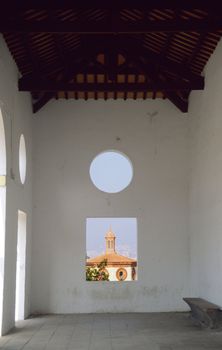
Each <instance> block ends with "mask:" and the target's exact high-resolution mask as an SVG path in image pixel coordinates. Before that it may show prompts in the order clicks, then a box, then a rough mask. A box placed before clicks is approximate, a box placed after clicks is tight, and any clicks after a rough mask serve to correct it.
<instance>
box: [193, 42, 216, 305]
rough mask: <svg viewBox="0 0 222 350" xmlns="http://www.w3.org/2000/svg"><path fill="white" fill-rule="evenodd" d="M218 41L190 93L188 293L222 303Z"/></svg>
mask: <svg viewBox="0 0 222 350" xmlns="http://www.w3.org/2000/svg"><path fill="white" fill-rule="evenodd" d="M221 62H222V42H220V43H219V44H218V46H217V48H216V50H215V52H214V54H213V55H212V57H211V59H210V60H209V62H208V64H207V66H206V68H205V89H204V91H203V92H193V93H192V94H191V98H190V104H189V115H190V122H191V125H190V131H191V138H190V158H191V170H190V180H191V181H190V246H191V282H192V283H191V284H192V295H196V296H201V297H203V298H206V299H208V300H210V301H212V302H215V303H217V304H219V305H220V306H222V278H221V274H222V64H221Z"/></svg>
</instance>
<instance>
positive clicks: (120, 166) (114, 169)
mask: <svg viewBox="0 0 222 350" xmlns="http://www.w3.org/2000/svg"><path fill="white" fill-rule="evenodd" d="M132 176H133V168H132V165H131V162H130V161H129V159H128V158H127V157H126V156H124V155H123V154H122V153H119V152H116V151H107V152H103V153H101V154H99V155H98V156H97V157H96V158H94V160H93V161H92V163H91V166H90V177H91V180H92V182H93V183H94V185H95V186H96V187H98V188H99V189H100V190H101V191H104V192H108V193H116V192H119V191H121V190H122V189H124V188H126V187H127V186H128V185H129V183H130V182H131V180H132Z"/></svg>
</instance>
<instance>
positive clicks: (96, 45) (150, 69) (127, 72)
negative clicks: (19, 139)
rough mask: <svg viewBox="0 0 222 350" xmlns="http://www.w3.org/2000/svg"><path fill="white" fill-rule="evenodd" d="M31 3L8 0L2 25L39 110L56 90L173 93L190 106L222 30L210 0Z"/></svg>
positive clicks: (94, 94)
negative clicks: (13, 4) (16, 2)
mask: <svg viewBox="0 0 222 350" xmlns="http://www.w3.org/2000/svg"><path fill="white" fill-rule="evenodd" d="M31 3H32V5H30V4H29V5H28V4H27V3H26V2H24V1H22V0H20V2H19V5H18V6H15V7H13V10H11V9H10V6H9V4H10V0H9V2H8V8H7V6H6V10H5V12H4V11H2V13H1V15H0V17H1V20H0V30H1V32H3V35H4V38H5V40H6V43H7V45H8V47H9V50H10V52H11V54H12V56H13V58H14V60H15V62H16V64H17V66H18V69H19V70H20V73H21V75H22V78H21V79H20V80H19V89H20V90H22V91H30V92H31V93H32V98H33V111H34V112H37V111H38V110H39V109H40V108H42V107H43V106H44V105H45V104H46V103H47V102H48V101H49V100H50V99H51V98H54V97H55V98H65V99H70V98H74V99H81V98H82V99H85V100H87V99H89V98H93V99H98V98H102V99H105V100H107V99H109V98H111V99H118V98H122V99H124V100H126V99H129V98H132V99H138V98H142V99H146V98H152V99H155V98H168V99H169V100H170V101H172V102H173V103H174V104H175V105H176V106H177V107H178V108H180V110H181V111H182V112H186V111H187V109H188V96H189V93H190V91H192V90H193V89H203V88H204V79H203V78H202V77H201V72H202V71H203V69H204V66H205V65H206V63H207V61H208V59H209V57H210V56H211V54H212V53H213V51H214V49H215V47H216V45H217V43H218V41H219V40H220V37H221V33H222V15H220V12H219V11H218V8H217V7H215V6H214V7H213V6H212V5H211V4H210V2H206V1H197V0H196V1H194V2H192V6H190V5H189V4H187V2H185V1H180V2H174V1H171V2H169V1H168V2H167V1H160V0H156V1H155V2H154V1H149V3H148V4H147V5H146V6H144V4H143V2H142V1H140V0H137V1H136V2H135V1H134V2H133V1H131V0H128V1H122V2H113V3H112V8H111V6H108V4H106V3H105V4H104V2H102V1H94V2H93V6H92V5H91V6H89V5H88V4H87V2H85V1H84V0H83V1H82V2H80V1H75V5H74V7H73V2H69V1H63V2H60V3H59V2H58V1H54V2H52V1H47V0H45V1H44V2H43V1H41V0H38V1H36V2H34V5H33V2H31ZM178 3H179V4H180V5H178ZM173 4H174V5H175V6H174V7H173Z"/></svg>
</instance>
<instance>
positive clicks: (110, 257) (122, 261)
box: [86, 253, 137, 266]
mask: <svg viewBox="0 0 222 350" xmlns="http://www.w3.org/2000/svg"><path fill="white" fill-rule="evenodd" d="M104 260H107V266H109V265H114V266H115V265H124V266H132V265H133V266H136V265H137V261H136V260H135V259H131V258H128V257H126V256H123V255H119V254H117V253H110V254H102V255H99V256H96V257H95V258H91V259H87V263H86V265H88V266H93V265H97V264H99V263H101V262H102V261H104Z"/></svg>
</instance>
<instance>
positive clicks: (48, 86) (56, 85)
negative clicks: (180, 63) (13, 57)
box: [19, 77, 204, 92]
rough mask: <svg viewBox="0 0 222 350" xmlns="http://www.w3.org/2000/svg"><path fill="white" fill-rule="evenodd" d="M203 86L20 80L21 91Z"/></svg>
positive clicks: (199, 87)
mask: <svg viewBox="0 0 222 350" xmlns="http://www.w3.org/2000/svg"><path fill="white" fill-rule="evenodd" d="M84 80H85V79H84ZM203 88H204V86H203V84H202V83H201V84H200V83H199V82H195V83H192V85H191V84H190V83H189V82H188V83H186V82H183V81H180V80H178V81H177V80H175V81H171V82H170V83H169V82H162V81H157V82H150V83H137V84H136V83H128V84H127V83H108V81H107V82H106V83H97V84H95V83H86V82H83V83H67V82H63V81H49V80H43V79H42V80H41V79H34V78H33V77H32V78H31V79H21V80H19V91H45V92H57V91H87V92H89V91H94V90H96V91H105V92H112V91H153V90H156V91H175V90H180V91H182V90H191V89H192V90H203Z"/></svg>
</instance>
